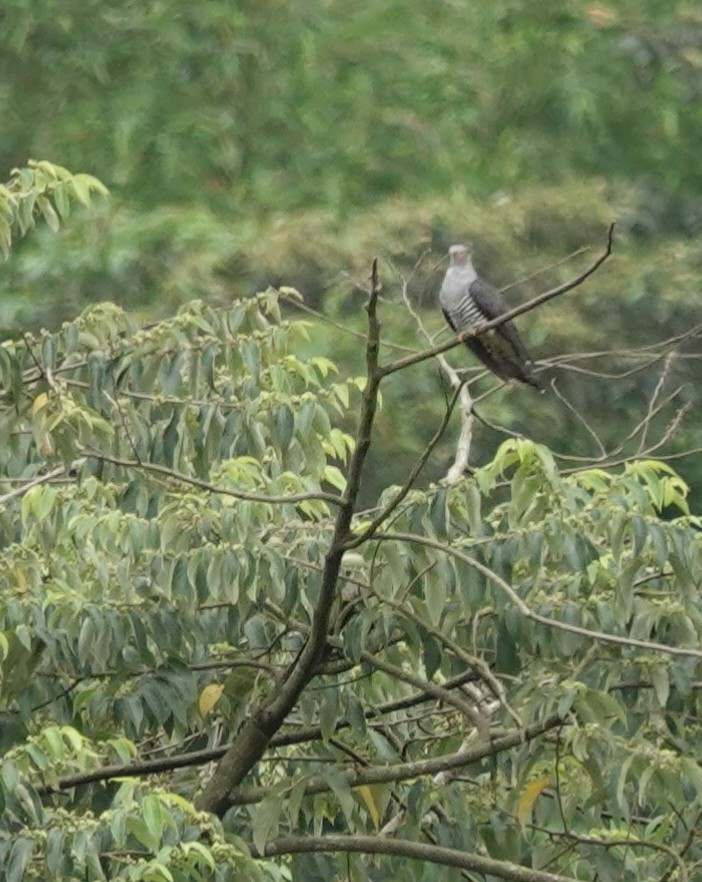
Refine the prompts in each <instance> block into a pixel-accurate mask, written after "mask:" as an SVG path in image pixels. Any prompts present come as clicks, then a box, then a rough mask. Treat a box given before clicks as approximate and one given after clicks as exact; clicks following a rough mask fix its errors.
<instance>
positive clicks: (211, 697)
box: [198, 683, 224, 717]
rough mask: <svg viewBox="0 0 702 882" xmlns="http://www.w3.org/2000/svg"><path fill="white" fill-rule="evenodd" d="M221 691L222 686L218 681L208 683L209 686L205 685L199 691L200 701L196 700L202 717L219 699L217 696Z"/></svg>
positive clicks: (222, 690)
mask: <svg viewBox="0 0 702 882" xmlns="http://www.w3.org/2000/svg"><path fill="white" fill-rule="evenodd" d="M223 692H224V686H222V685H220V684H219V683H210V685H209V686H205V688H204V689H203V690H202V692H201V693H200V701H199V702H198V707H199V708H200V714H201V715H202V716H203V717H206V716H207V714H209V712H210V711H211V710H212V708H213V707H214V706H215V705H216V704H217V702H218V701H219V697H220V695H221V694H222V693H223Z"/></svg>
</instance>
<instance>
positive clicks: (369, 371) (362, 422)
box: [196, 258, 382, 815]
mask: <svg viewBox="0 0 702 882" xmlns="http://www.w3.org/2000/svg"><path fill="white" fill-rule="evenodd" d="M380 291H381V284H380V280H379V278H378V259H377V258H375V259H374V260H373V265H372V269H371V279H370V287H369V290H368V302H367V304H366V311H367V313H368V336H367V341H366V386H365V389H364V390H363V395H362V398H361V411H360V414H359V420H358V427H357V429H356V443H355V446H354V450H353V453H352V454H351V458H350V460H349V466H348V472H347V480H346V493H345V494H344V498H343V500H342V502H341V504H340V506H339V510H338V512H337V515H336V520H335V523H334V533H333V535H332V539H331V542H330V545H329V550H328V551H327V554H326V556H325V559H324V570H323V572H322V579H321V586H320V590H319V597H318V599H317V604H316V607H315V609H314V613H313V616H312V626H311V628H310V633H309V636H308V638H307V640H306V642H305V645H304V646H303V648H302V651H301V652H300V654H299V656H298V657H297V659H296V660H295V661H294V662H293V663H292V664H291V665H290V667H289V668H288V670H287V673H286V675H285V678H284V680H283V683H282V685H281V686H280V687H279V688H278V690H277V691H276V692H275V693H274V694H273V695H272V696H271V697H270V698H267V699H264V700H263V702H262V703H261V705H259V707H258V708H257V709H256V710H255V711H254V712H253V714H252V715H251V716H250V717H249V719H248V720H247V721H246V722H245V723H244V725H243V726H242V728H241V730H240V731H239V733H238V734H237V736H236V737H235V739H234V741H233V743H232V744H231V746H230V747H229V749H228V750H227V752H226V753H225V755H224V756H223V758H222V760H221V762H220V764H219V766H218V768H217V770H216V772H215V774H214V777H213V778H212V779H211V780H210V782H209V784H208V785H207V786H206V787H205V789H204V791H203V792H202V793H201V794H200V796H199V797H198V798H197V800H196V805H197V807H198V808H199V809H201V810H205V811H211V812H214V813H216V814H220V815H221V814H223V813H224V812H225V811H226V809H227V807H228V806H229V804H230V797H229V794H230V792H231V791H232V789H233V788H234V787H236V786H237V785H238V784H240V783H241V781H242V780H243V779H244V777H245V776H246V775H247V774H248V772H249V771H250V770H251V768H252V767H253V766H254V765H255V764H256V763H257V762H258V760H260V759H261V757H262V756H263V754H264V752H265V750H266V748H267V747H268V744H269V743H270V740H271V738H272V737H273V735H274V734H275V733H276V732H277V731H278V729H279V728H280V727H281V726H282V725H283V723H284V722H285V718H286V717H287V715H288V714H289V713H290V711H291V710H292V709H293V707H294V706H295V704H296V702H297V700H298V698H299V697H300V694H301V693H302V691H303V689H304V688H305V686H306V685H307V683H308V682H309V681H310V679H311V678H312V677H313V676H314V673H315V669H316V668H317V666H318V665H319V663H320V661H321V660H322V658H323V656H324V652H325V650H326V647H327V636H328V631H329V620H330V616H331V611H332V606H333V602H334V598H335V596H336V588H337V583H338V580H339V571H340V569H341V563H342V561H343V557H344V553H345V551H346V547H345V543H346V541H347V540H348V538H349V535H350V529H351V520H352V518H353V515H354V510H355V505H356V499H357V497H358V493H359V490H360V487H361V478H362V475H363V467H364V465H365V461H366V456H367V454H368V450H369V448H370V443H371V433H372V428H373V421H374V419H375V413H376V409H377V405H378V391H379V387H380V380H381V377H382V374H381V372H380V370H379V367H378V352H379V348H380V321H379V319H378V297H379V295H380Z"/></svg>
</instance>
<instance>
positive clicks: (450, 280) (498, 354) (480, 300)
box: [439, 245, 543, 391]
mask: <svg viewBox="0 0 702 882" xmlns="http://www.w3.org/2000/svg"><path fill="white" fill-rule="evenodd" d="M449 255H450V259H451V265H450V266H449V268H448V269H447V270H446V275H445V276H444V281H443V283H442V285H441V291H440V292H439V302H440V304H441V310H442V312H443V313H444V317H445V318H446V321H447V322H448V323H449V325H450V326H451V327H452V328H453V330H454V331H455V332H456V333H457V334H460V333H462V332H464V331H470V330H472V329H473V328H475V327H476V326H478V325H481V324H483V323H484V322H489V321H491V320H492V319H495V318H497V317H498V316H500V315H503V314H504V313H505V312H507V307H506V306H505V304H504V301H503V300H502V298H501V297H500V295H499V294H498V293H497V291H495V289H494V288H493V287H492V286H491V285H488V283H487V282H484V281H483V280H482V279H481V278H479V277H478V274H477V273H476V271H475V268H474V267H473V264H472V263H471V260H470V246H468V245H452V246H451V248H450V249H449ZM465 344H466V346H467V347H468V348H469V349H470V350H471V352H472V353H473V354H474V355H476V356H477V357H478V358H479V359H480V361H482V363H483V364H484V365H485V367H487V368H489V369H490V370H491V371H492V372H493V373H494V374H497V376H498V377H500V378H501V379H503V380H521V382H522V383H528V384H529V385H530V386H534V387H535V388H536V389H542V387H541V386H540V384H539V382H538V380H537V379H536V377H535V376H534V373H533V371H532V358H531V356H530V355H529V353H528V351H527V349H526V347H525V346H524V344H523V343H522V341H521V339H520V337H519V334H518V333H517V329H516V328H515V327H514V325H513V324H512V322H505V323H504V324H502V325H500V326H499V327H498V328H494V329H493V330H492V331H488V332H487V333H486V334H482V335H481V336H480V337H474V338H472V339H469V340H466V341H465ZM542 391H543V390H542Z"/></svg>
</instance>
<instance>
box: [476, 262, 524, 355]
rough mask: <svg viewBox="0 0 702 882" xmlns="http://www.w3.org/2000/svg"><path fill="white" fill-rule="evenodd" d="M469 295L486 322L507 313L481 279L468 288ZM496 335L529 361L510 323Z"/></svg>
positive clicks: (503, 305) (497, 330)
mask: <svg viewBox="0 0 702 882" xmlns="http://www.w3.org/2000/svg"><path fill="white" fill-rule="evenodd" d="M470 294H471V296H472V297H473V299H474V300H475V302H476V303H477V305H478V308H479V309H480V311H481V312H482V313H483V315H484V316H485V319H486V321H492V319H496V318H499V317H500V316H501V315H504V314H505V313H506V312H507V306H506V305H505V302H504V300H503V299H502V298H501V297H500V295H499V294H498V293H497V291H495V289H494V288H493V287H492V285H488V283H487V282H484V281H483V280H482V279H476V280H475V281H474V282H473V284H472V285H471V286H470ZM495 331H496V333H498V334H500V335H501V336H503V337H504V338H505V340H507V341H508V342H509V343H510V344H511V345H512V347H513V348H514V351H515V353H516V354H517V355H518V356H519V358H521V359H523V360H524V361H531V360H532V358H531V355H530V354H529V351H528V350H527V348H526V346H525V345H524V344H523V343H522V340H521V337H520V336H519V334H518V333H517V329H516V328H515V327H514V325H513V324H512V322H505V323H504V324H503V325H500V326H499V327H498V328H495Z"/></svg>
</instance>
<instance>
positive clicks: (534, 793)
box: [517, 778, 549, 824]
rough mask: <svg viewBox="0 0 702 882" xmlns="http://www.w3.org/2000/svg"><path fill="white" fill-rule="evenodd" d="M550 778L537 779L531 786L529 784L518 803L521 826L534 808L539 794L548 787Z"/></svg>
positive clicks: (518, 816)
mask: <svg viewBox="0 0 702 882" xmlns="http://www.w3.org/2000/svg"><path fill="white" fill-rule="evenodd" d="M548 782H549V779H548V778H537V780H536V781H532V782H531V784H527V786H526V787H525V788H524V790H523V791H522V793H521V796H520V797H519V802H518V803H517V818H518V819H519V823H520V824H524V823H525V822H526V820H527V818H528V817H529V815H530V814H531V810H532V809H533V808H534V803H535V802H536V800H537V797H538V796H539V794H540V793H541V792H542V791H543V790H545V789H546V788H547V787H548Z"/></svg>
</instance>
